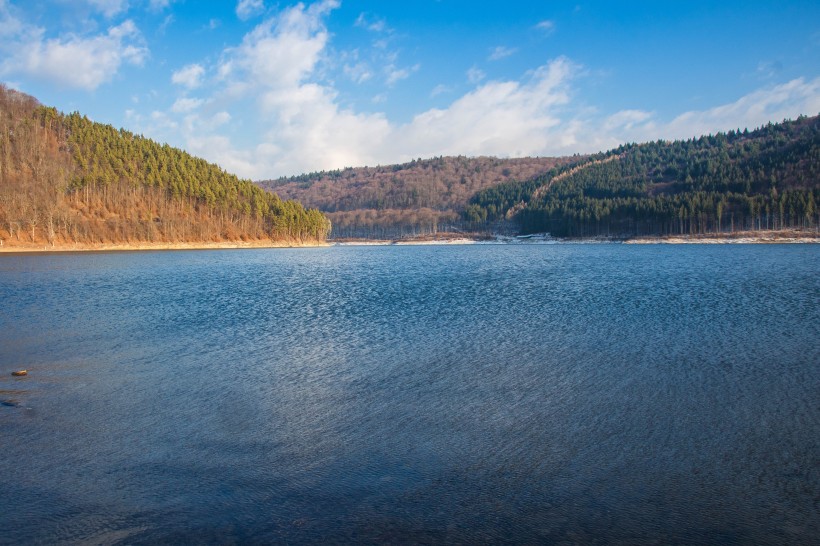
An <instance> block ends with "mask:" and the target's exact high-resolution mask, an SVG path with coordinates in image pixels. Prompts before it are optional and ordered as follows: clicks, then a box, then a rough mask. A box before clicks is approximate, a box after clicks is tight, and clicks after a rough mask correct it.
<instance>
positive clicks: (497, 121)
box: [0, 0, 820, 179]
mask: <svg viewBox="0 0 820 546" xmlns="http://www.w3.org/2000/svg"><path fill="white" fill-rule="evenodd" d="M0 80H2V81H3V82H5V83H6V84H7V85H9V86H11V87H14V88H16V89H19V90H21V91H25V92H27V93H30V94H32V95H34V96H36V97H37V98H38V99H40V101H41V102H43V103H44V104H48V105H53V106H56V107H57V108H58V109H60V110H63V111H66V112H69V111H74V110H78V111H80V112H82V113H84V114H87V115H88V116H89V117H90V118H92V119H94V120H95V121H100V122H104V123H110V124H112V125H115V126H117V127H125V128H128V129H130V130H132V131H135V132H138V133H142V134H144V135H145V136H148V137H151V138H153V139H155V140H159V141H162V142H168V143H170V144H172V145H175V146H179V147H181V148H184V149H186V150H188V151H189V152H191V153H193V154H196V155H199V156H201V157H204V158H206V159H208V160H210V161H214V162H216V163H219V164H220V165H221V166H222V167H224V168H225V169H226V170H228V171H231V172H235V173H237V174H239V175H240V176H243V177H248V178H253V179H262V178H275V177H278V176H283V175H293V174H299V173H302V172H308V171H315V170H323V169H332V168H340V167H345V166H362V165H376V164H390V163H399V162H404V161H407V160H409V159H412V158H417V157H423V158H426V157H431V156H438V155H459V154H461V155H470V156H473V155H495V156H499V157H516V156H524V155H540V156H549V155H567V154H573V153H586V152H594V151H600V150H605V149H609V148H611V147H613V146H617V145H618V144H620V143H623V142H630V141H645V140H653V139H658V138H663V139H673V138H689V137H692V136H696V135H700V134H704V133H710V132H716V131H719V130H729V129H734V128H744V127H749V128H753V127H756V126H759V125H761V124H765V123H766V122H768V121H780V120H782V119H784V118H794V117H796V116H797V115H799V114H806V115H815V114H818V113H820V3H818V2H816V1H815V2H809V1H806V2H788V1H782V2H757V1H754V0H746V1H742V2H740V1H722V2H700V1H688V2H678V1H668V2H658V1H651V2H649V1H635V2H613V1H609V2H605V1H589V2H587V1H583V0H576V1H571V2H563V1H554V2H546V1H542V2H533V1H531V0H530V1H520V0H506V1H504V2H498V1H493V2H482V1H476V0H473V1H466V0H416V1H411V2H385V1H381V2H377V1H370V0H359V1H353V0H319V1H316V2H304V3H294V2H290V1H288V0H284V1H280V2H273V1H272V0H233V1H225V2H206V1H194V0H51V1H45V0H26V1H17V0H0Z"/></svg>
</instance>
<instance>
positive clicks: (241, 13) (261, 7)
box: [236, 0, 265, 21]
mask: <svg viewBox="0 0 820 546" xmlns="http://www.w3.org/2000/svg"><path fill="white" fill-rule="evenodd" d="M263 11H265V3H264V2H263V1H262V0H239V2H238V3H237V4H236V16H237V17H239V18H240V19H242V20H243V21H245V20H247V19H250V18H251V17H255V16H257V15H259V14H260V13H262V12H263Z"/></svg>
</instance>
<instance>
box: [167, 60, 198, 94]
mask: <svg viewBox="0 0 820 546" xmlns="http://www.w3.org/2000/svg"><path fill="white" fill-rule="evenodd" d="M204 75H205V68H204V67H203V66H202V65H199V64H189V65H187V66H185V67H183V68H180V69H179V70H177V71H176V72H174V73H173V74H171V81H172V82H173V83H175V84H177V85H181V86H183V87H187V88H188V89H196V88H197V87H199V86H200V85H202V76H204Z"/></svg>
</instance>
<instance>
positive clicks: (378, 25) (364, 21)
mask: <svg viewBox="0 0 820 546" xmlns="http://www.w3.org/2000/svg"><path fill="white" fill-rule="evenodd" d="M354 25H356V26H357V27H360V28H365V29H367V30H369V31H371V32H378V33H382V32H392V29H391V28H390V27H388V26H387V21H386V20H384V19H382V18H379V17H374V16H370V15H368V14H366V13H364V12H362V13H360V14H359V16H358V17H357V18H356V22H355V23H354Z"/></svg>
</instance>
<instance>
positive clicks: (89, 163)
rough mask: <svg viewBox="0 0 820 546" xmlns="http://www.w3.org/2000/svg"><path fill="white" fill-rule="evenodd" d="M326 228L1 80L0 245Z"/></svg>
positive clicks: (203, 165) (211, 168) (224, 236)
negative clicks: (44, 103) (57, 108)
mask: <svg viewBox="0 0 820 546" xmlns="http://www.w3.org/2000/svg"><path fill="white" fill-rule="evenodd" d="M329 229H330V225H329V223H328V221H327V219H326V218H325V217H324V216H323V215H322V214H321V213H320V212H318V211H316V210H305V208H304V207H303V206H302V205H301V204H299V203H296V202H294V201H282V200H281V199H280V198H279V197H278V196H276V195H274V194H271V193H268V192H265V191H263V190H261V189H260V188H258V187H257V186H255V185H254V184H253V183H252V182H250V181H249V180H240V179H238V178H237V177H236V176H234V175H232V174H228V173H226V172H225V171H223V170H222V169H221V168H219V167H218V166H217V165H214V164H211V163H208V162H206V161H204V160H202V159H199V158H196V157H193V156H191V155H190V154H188V153H186V152H183V151H181V150H179V149H176V148H172V147H171V146H168V145H160V144H158V143H156V142H154V141H152V140H149V139H147V138H144V137H142V136H138V135H134V134H132V133H130V132H128V131H125V130H117V129H115V128H113V127H111V126H110V125H103V124H100V123H94V122H92V121H90V120H88V118H86V117H84V116H82V115H80V114H78V113H73V114H69V115H65V114H62V113H60V112H58V111H57V110H56V109H54V108H47V107H44V106H42V105H40V104H39V103H38V102H37V100H36V99H34V98H33V97H31V96H28V95H25V94H23V93H19V92H17V91H14V90H11V89H8V88H7V87H6V86H4V85H2V84H0V243H2V244H3V245H4V246H5V247H10V246H12V247H13V246H20V245H33V244H44V245H49V246H56V247H66V246H68V245H72V244H83V245H94V244H111V243H114V244H117V243H142V242H144V243H196V242H202V243H215V242H223V241H243V242H251V241H254V242H260V241H266V240H267V241H280V242H291V243H306V242H320V241H323V240H324V239H325V237H326V236H327V233H328V232H329Z"/></svg>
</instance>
